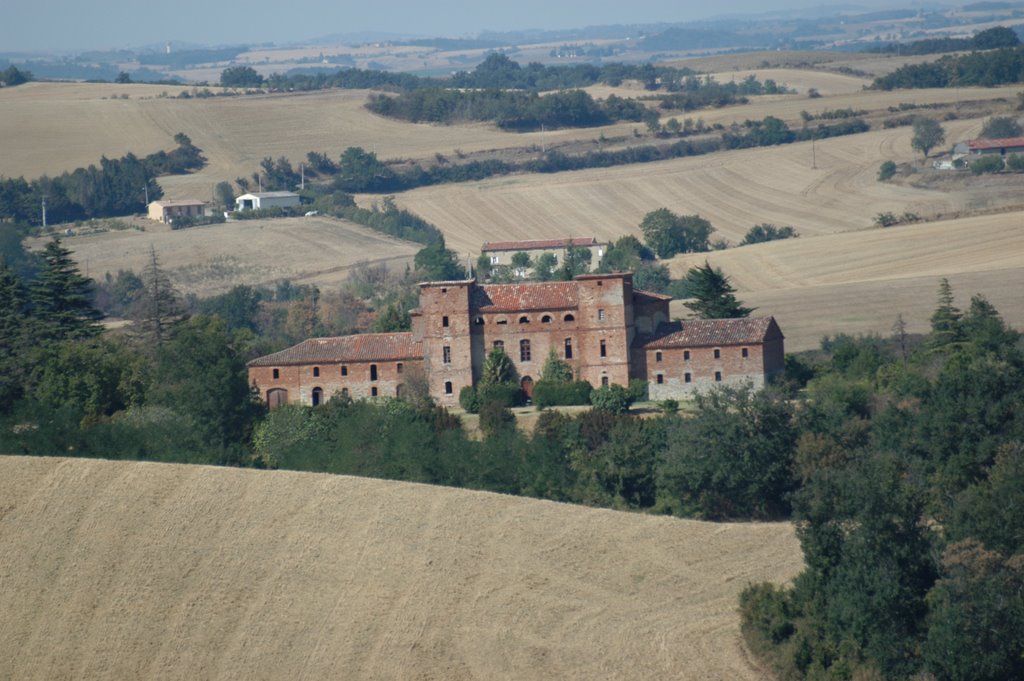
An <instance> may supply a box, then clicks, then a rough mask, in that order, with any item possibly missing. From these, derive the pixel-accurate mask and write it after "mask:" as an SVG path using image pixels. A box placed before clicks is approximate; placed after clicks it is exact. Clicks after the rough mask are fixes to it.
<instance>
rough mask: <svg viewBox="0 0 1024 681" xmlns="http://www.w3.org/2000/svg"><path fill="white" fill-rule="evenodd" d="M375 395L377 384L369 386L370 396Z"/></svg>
mask: <svg viewBox="0 0 1024 681" xmlns="http://www.w3.org/2000/svg"><path fill="white" fill-rule="evenodd" d="M376 396H377V386H373V387H372V388H370V397H376Z"/></svg>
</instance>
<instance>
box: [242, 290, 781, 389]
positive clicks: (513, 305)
mask: <svg viewBox="0 0 1024 681" xmlns="http://www.w3.org/2000/svg"><path fill="white" fill-rule="evenodd" d="M419 287H420V306H419V308H417V309H416V310H413V311H412V313H411V315H412V331H409V332H401V333H374V334H361V335H354V336H341V337H334V338H312V339H310V340H307V341H304V342H302V343H299V344H298V345H295V346H292V347H290V348H288V349H286V350H282V351H280V352H276V353H274V354H271V355H266V356H264V357H260V358H257V359H255V360H253V361H251V362H249V381H250V383H251V384H252V385H253V386H255V387H256V388H257V389H258V390H259V393H260V395H261V396H262V397H263V398H264V399H265V400H267V402H268V403H269V404H270V406H272V407H274V406H277V405H279V404H283V403H286V402H300V403H302V404H311V405H316V404H320V403H321V402H323V401H324V400H326V399H329V398H330V397H331V396H332V395H334V394H339V393H340V394H345V395H348V396H351V397H352V398H355V399H358V398H363V397H376V396H390V397H396V396H398V397H400V396H401V395H402V390H403V387H404V385H405V382H406V381H408V380H410V376H411V375H412V374H413V373H414V372H419V373H421V374H422V376H423V377H425V379H426V381H427V384H428V385H429V390H430V395H431V396H432V397H433V398H434V399H435V400H436V401H437V402H438V403H440V404H442V405H446V406H452V405H455V404H457V403H458V396H459V391H460V390H461V389H462V388H463V387H465V386H468V385H475V384H476V382H477V380H479V378H480V373H481V370H482V368H483V364H484V360H485V359H486V357H487V354H488V353H489V352H490V351H491V350H492V349H493V348H495V347H501V348H503V349H504V352H505V354H506V355H508V357H509V358H510V359H511V360H512V362H513V364H514V365H515V368H516V370H517V372H518V376H519V381H520V385H521V386H522V387H523V390H524V391H525V392H526V393H527V394H530V392H531V390H532V386H533V383H534V382H535V381H537V380H538V379H539V378H540V370H541V367H542V366H543V365H544V360H545V359H546V358H547V356H548V352H549V351H551V350H554V351H555V352H556V354H557V355H558V357H560V358H562V359H564V360H565V361H566V362H568V363H569V364H570V365H571V366H572V367H573V369H574V370H575V372H576V375H577V376H578V377H579V378H580V379H582V380H585V381H588V382H590V384H591V385H593V386H595V387H596V386H602V385H609V384H619V385H623V386H624V385H627V384H628V383H629V381H630V380H631V379H643V380H646V381H648V382H649V384H650V397H651V399H653V400H661V399H666V398H679V397H685V396H687V395H688V394H691V393H692V392H694V391H696V390H700V389H706V388H708V387H711V386H715V385H722V384H726V385H728V384H737V383H748V382H749V383H752V384H753V385H754V386H755V387H760V386H763V385H764V383H765V381H766V380H767V378H768V377H769V376H771V375H773V374H775V373H778V372H780V371H781V370H782V368H783V335H782V332H781V331H780V330H779V327H778V325H777V324H776V323H775V320H774V319H773V318H771V317H761V318H747V319H702V320H690V321H675V322H673V321H670V320H669V301H670V300H671V298H670V297H669V296H664V295H660V294H657V293H651V292H648V291H642V290H639V289H634V288H633V275H632V274H629V273H617V274H584V275H580V276H578V277H576V278H575V279H573V280H572V281H557V282H538V283H522V284H478V283H476V281H475V280H473V279H469V280H465V281H439V282H427V283H423V284H420V285H419Z"/></svg>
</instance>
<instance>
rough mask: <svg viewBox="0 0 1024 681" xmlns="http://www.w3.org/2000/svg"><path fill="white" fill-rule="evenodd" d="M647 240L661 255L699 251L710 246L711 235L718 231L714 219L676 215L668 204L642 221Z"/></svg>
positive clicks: (667, 255) (641, 228) (666, 256)
mask: <svg viewBox="0 0 1024 681" xmlns="http://www.w3.org/2000/svg"><path fill="white" fill-rule="evenodd" d="M640 231H641V232H643V235H644V243H645V244H647V246H648V247H650V249H651V250H653V251H654V252H655V253H656V254H657V255H658V257H659V258H671V257H672V256H673V255H675V254H677V253H699V252H703V251H706V250H708V248H709V246H708V239H709V237H710V236H711V232H712V231H714V230H713V228H712V227H711V223H710V222H708V221H707V220H705V219H704V218H702V217H701V216H699V215H676V214H675V213H673V212H672V211H670V210H669V209H668V208H659V209H658V210H654V211H651V212H650V213H648V214H647V215H645V216H644V219H643V220H642V221H641V222H640Z"/></svg>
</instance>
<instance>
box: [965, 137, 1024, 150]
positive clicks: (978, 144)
mask: <svg viewBox="0 0 1024 681" xmlns="http://www.w3.org/2000/svg"><path fill="white" fill-rule="evenodd" d="M1007 147H1024V137H1003V138H1002V139H994V140H987V139H976V140H971V141H970V142H968V143H967V148H968V149H1005V148H1007Z"/></svg>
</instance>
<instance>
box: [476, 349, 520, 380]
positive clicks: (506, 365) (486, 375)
mask: <svg viewBox="0 0 1024 681" xmlns="http://www.w3.org/2000/svg"><path fill="white" fill-rule="evenodd" d="M515 380H516V368H515V366H514V365H513V364H512V360H511V359H509V356H508V355H506V354H505V351H504V350H502V349H501V348H494V349H492V350H491V351H490V352H489V353H488V354H487V359H486V360H484V367H483V370H482V371H481V372H480V381H479V382H478V384H477V385H478V386H479V387H480V388H481V389H483V388H486V387H488V386H492V385H500V384H502V383H513V382H515Z"/></svg>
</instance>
